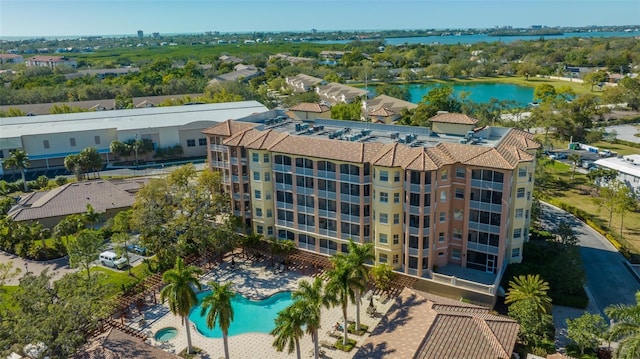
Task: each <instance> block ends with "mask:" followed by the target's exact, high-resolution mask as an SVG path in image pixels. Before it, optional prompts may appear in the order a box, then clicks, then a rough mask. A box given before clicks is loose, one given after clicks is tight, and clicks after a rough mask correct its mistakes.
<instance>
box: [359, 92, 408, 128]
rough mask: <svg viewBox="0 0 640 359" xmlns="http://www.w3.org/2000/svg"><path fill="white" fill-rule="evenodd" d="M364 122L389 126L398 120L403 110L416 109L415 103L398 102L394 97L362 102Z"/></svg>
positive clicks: (382, 96)
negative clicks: (365, 116) (365, 115)
mask: <svg viewBox="0 0 640 359" xmlns="http://www.w3.org/2000/svg"><path fill="white" fill-rule="evenodd" d="M362 107H363V109H364V113H366V114H367V118H366V119H365V120H366V121H370V122H377V123H386V124H390V123H393V122H395V121H396V120H397V119H399V118H400V114H401V112H402V110H403V109H410V110H411V109H414V108H416V107H418V105H416V104H415V103H411V102H408V101H404V100H400V99H397V98H395V97H391V96H387V95H380V96H376V97H374V98H372V99H371V100H365V101H362Z"/></svg>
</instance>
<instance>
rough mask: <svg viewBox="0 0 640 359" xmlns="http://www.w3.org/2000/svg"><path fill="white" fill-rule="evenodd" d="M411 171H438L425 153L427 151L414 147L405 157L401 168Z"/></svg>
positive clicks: (436, 166)
mask: <svg viewBox="0 0 640 359" xmlns="http://www.w3.org/2000/svg"><path fill="white" fill-rule="evenodd" d="M402 167H403V168H405V169H408V170H412V171H433V170H436V169H438V165H437V164H436V163H435V162H434V160H433V159H432V158H431V157H430V156H429V154H428V153H427V149H426V148H423V147H416V148H412V149H411V154H410V155H409V156H407V158H406V159H405V162H404V164H403V166H402Z"/></svg>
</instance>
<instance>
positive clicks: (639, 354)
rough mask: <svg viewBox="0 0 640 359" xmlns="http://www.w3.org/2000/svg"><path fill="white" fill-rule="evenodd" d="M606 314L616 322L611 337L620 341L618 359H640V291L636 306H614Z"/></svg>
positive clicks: (637, 294) (606, 310)
mask: <svg viewBox="0 0 640 359" xmlns="http://www.w3.org/2000/svg"><path fill="white" fill-rule="evenodd" d="M604 312H605V313H606V314H607V315H608V316H609V318H611V319H613V320H614V321H615V324H614V325H613V327H612V328H611V332H610V336H611V338H614V339H619V338H622V340H620V343H619V345H618V349H616V358H620V359H633V358H640V291H638V292H636V304H635V305H620V304H618V305H613V306H610V307H607V308H605V310H604Z"/></svg>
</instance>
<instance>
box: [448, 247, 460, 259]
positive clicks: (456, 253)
mask: <svg viewBox="0 0 640 359" xmlns="http://www.w3.org/2000/svg"><path fill="white" fill-rule="evenodd" d="M461 254H462V251H461V250H460V248H451V259H460V257H461Z"/></svg>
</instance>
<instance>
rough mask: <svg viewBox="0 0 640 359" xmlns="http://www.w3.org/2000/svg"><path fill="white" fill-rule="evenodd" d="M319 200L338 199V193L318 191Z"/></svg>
mask: <svg viewBox="0 0 640 359" xmlns="http://www.w3.org/2000/svg"><path fill="white" fill-rule="evenodd" d="M318 198H326V199H333V200H335V199H336V193H335V192H330V191H321V190H318Z"/></svg>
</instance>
